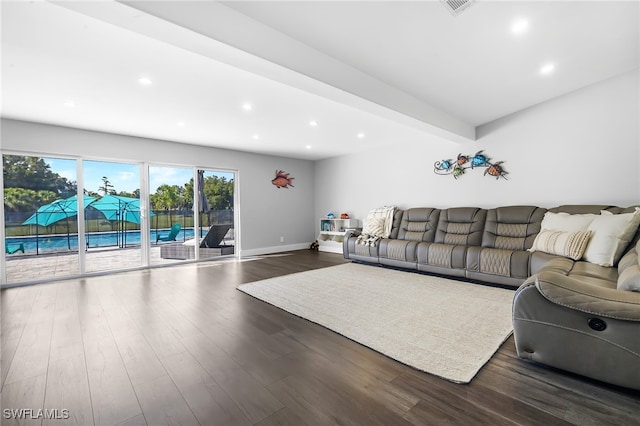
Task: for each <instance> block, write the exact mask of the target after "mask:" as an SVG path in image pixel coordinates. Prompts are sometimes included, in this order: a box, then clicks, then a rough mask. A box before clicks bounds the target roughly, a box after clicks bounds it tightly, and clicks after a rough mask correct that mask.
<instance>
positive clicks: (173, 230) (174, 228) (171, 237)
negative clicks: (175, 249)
mask: <svg viewBox="0 0 640 426" xmlns="http://www.w3.org/2000/svg"><path fill="white" fill-rule="evenodd" d="M180 229H182V226H180V224H179V223H175V224H174V225H173V226H172V227H171V231H170V232H169V235H167V236H166V237H161V236H160V234H158V235H157V237H156V243H157V242H158V241H175V240H176V236H177V235H178V232H180Z"/></svg>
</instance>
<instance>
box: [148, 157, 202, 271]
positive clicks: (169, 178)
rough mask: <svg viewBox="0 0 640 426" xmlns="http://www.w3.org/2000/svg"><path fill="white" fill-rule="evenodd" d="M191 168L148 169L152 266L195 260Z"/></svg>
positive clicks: (156, 167)
mask: <svg viewBox="0 0 640 426" xmlns="http://www.w3.org/2000/svg"><path fill="white" fill-rule="evenodd" d="M193 178H194V171H193V169H192V168H183V167H171V166H154V165H152V166H149V208H150V212H151V213H150V214H151V215H152V216H151V218H150V219H151V237H150V247H149V254H150V257H149V263H150V264H151V265H158V264H165V263H174V262H178V261H184V260H193V259H195V243H194V240H193V238H194V216H193Z"/></svg>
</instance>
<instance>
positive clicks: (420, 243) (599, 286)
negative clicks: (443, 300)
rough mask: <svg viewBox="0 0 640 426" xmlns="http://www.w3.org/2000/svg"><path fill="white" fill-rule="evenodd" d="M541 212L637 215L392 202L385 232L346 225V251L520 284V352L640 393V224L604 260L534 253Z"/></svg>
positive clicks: (587, 208)
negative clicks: (369, 233)
mask: <svg viewBox="0 0 640 426" xmlns="http://www.w3.org/2000/svg"><path fill="white" fill-rule="evenodd" d="M603 211H604V212H603ZM547 212H551V213H567V214H569V215H601V214H602V215H605V214H607V215H608V214H627V213H632V214H633V213H634V212H636V208H635V207H628V208H621V207H615V206H602V205H570V206H559V207H555V208H553V209H545V208H541V207H536V206H507V207H498V208H494V209H482V208H476V207H457V208H449V209H436V208H426V207H424V208H410V209H406V210H400V209H396V210H395V211H394V213H393V216H392V226H391V231H390V233H389V235H388V237H387V238H382V239H379V240H378V241H376V242H375V243H373V244H367V243H365V244H363V243H362V237H360V238H358V237H359V236H360V233H361V230H350V231H348V232H347V234H346V235H345V239H344V243H343V253H344V257H345V258H347V259H351V260H353V261H357V262H360V263H369V264H375V265H382V266H390V267H394V268H401V269H407V270H413V271H420V272H425V273H434V274H438V275H445V276H452V277H459V278H465V279H470V280H472V281H474V282H477V281H480V282H485V283H490V284H497V285H501V286H506V287H511V288H514V289H517V291H516V292H515V296H514V302H513V326H514V338H515V344H516V350H517V353H518V356H519V357H520V358H523V359H527V360H532V361H535V362H539V363H542V364H546V365H549V366H553V367H556V368H560V369H564V370H567V371H571V372H574V373H577V374H580V375H583V376H587V377H590V378H594V379H597V380H600V381H604V382H608V383H611V384H614V385H618V386H623V387H628V388H632V389H639V390H640V263H639V259H640V257H639V256H640V242H638V240H639V239H640V231H638V230H637V225H636V226H634V227H633V231H635V234H633V232H632V234H631V235H632V237H631V238H630V239H629V241H623V244H622V245H624V246H625V247H624V249H623V247H621V248H620V249H619V250H620V252H621V254H622V256H621V259H620V260H619V261H617V262H616V264H613V265H612V266H602V265H600V264H595V263H591V262H588V261H585V260H583V259H581V258H578V259H572V258H570V257H566V256H564V255H558V254H553V253H549V252H545V251H542V250H539V249H535V250H534V251H531V250H530V249H531V248H532V246H533V245H534V241H535V240H536V237H537V236H538V234H539V233H540V232H541V228H542V227H541V225H542V223H543V218H545V215H546V213H547ZM560 216H561V217H565V216H564V215H560ZM628 216H630V215H628ZM636 216H637V214H636ZM572 217H577V216H572ZM586 244H588V241H587V242H585V245H586ZM562 254H565V253H562ZM616 260H617V259H616ZM630 290H631V291H630Z"/></svg>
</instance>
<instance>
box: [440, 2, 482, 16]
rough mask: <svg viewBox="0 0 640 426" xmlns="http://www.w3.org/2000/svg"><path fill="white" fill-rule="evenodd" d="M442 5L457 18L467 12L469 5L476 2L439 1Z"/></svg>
mask: <svg viewBox="0 0 640 426" xmlns="http://www.w3.org/2000/svg"><path fill="white" fill-rule="evenodd" d="M440 1H441V2H442V4H444V6H445V7H446V8H447V10H448V11H449V12H451V14H452V15H453V16H458V15H460V14H461V13H462V12H464V11H465V10H467V9H468V8H469V7H470V6H471V5H473V4H474V3H475V2H476V0H440Z"/></svg>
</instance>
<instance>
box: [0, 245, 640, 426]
mask: <svg viewBox="0 0 640 426" xmlns="http://www.w3.org/2000/svg"><path fill="white" fill-rule="evenodd" d="M344 261H345V260H344V259H343V258H342V256H340V255H335V254H328V253H317V252H310V251H299V252H293V253H287V254H284V255H272V256H264V257H263V258H261V259H259V260H247V261H242V262H236V261H229V262H208V263H202V264H191V265H182V266H174V267H170V268H159V269H152V270H147V271H139V272H129V273H121V274H114V275H110V276H104V277H93V278H86V279H78V280H70V281H64V282H57V283H51V284H43V285H36V286H29V287H21V288H13V289H6V290H3V291H2V293H1V295H2V299H1V302H2V335H1V343H2V358H1V365H0V367H1V369H0V371H1V373H2V374H1V377H0V380H1V381H2V409H3V411H2V425H11V424H44V425H50V424H53V425H58V424H60V425H62V424H77V425H94V424H95V425H164V424H172V425H198V424H201V425H252V424H255V425H261V426H266V425H296V426H300V425H331V424H339V425H443V424H460V425H484V424H488V425H514V424H523V425H562V424H575V425H633V424H640V392H636V391H631V390H625V389H621V388H616V387H613V386H608V385H605V384H603V383H599V382H595V381H592V380H589V379H586V378H583V377H579V376H575V375H572V374H568V373H565V372H561V371H558V370H554V369H551V368H548V367H544V366H541V365H536V364H532V363H529V362H525V361H522V360H520V359H518V358H517V356H516V353H515V348H514V343H513V338H510V339H509V340H507V341H506V342H505V344H504V345H503V346H502V347H501V348H500V350H499V351H498V352H497V354H496V355H495V356H494V357H493V358H492V359H491V360H490V361H489V363H488V364H487V365H486V366H485V367H484V368H483V369H482V370H481V371H480V373H479V374H478V375H477V376H476V378H474V379H473V381H472V382H471V383H470V384H468V385H459V384H454V383H451V382H448V381H446V380H442V379H439V378H438V377H435V376H431V375H429V374H425V373H422V372H419V371H416V370H414V369H412V368H410V367H407V366H405V365H402V364H400V363H398V362H395V361H393V360H391V359H389V358H387V357H385V356H383V355H380V354H379V353H377V352H374V351H372V350H370V349H368V348H366V347H363V346H361V345H359V344H357V343H355V342H353V341H351V340H349V339H347V338H344V337H342V336H339V335H337V334H335V333H333V332H331V331H329V330H327V329H324V328H323V327H321V326H318V325H315V324H312V323H310V322H308V321H305V320H303V319H300V318H298V317H295V316H293V315H290V314H288V313H286V312H283V311H281V310H279V309H277V308H275V307H273V306H270V305H268V304H266V303H263V302H261V301H258V300H256V299H253V298H252V297H250V296H247V295H245V294H244V293H242V292H240V291H237V290H236V286H237V285H239V284H241V283H245V282H250V281H255V280H260V279H264V278H269V277H273V276H278V275H284V274H290V273H294V272H299V271H305V270H310V269H316V268H322V267H327V266H332V265H336V264H340V263H343V262H344ZM585 356H588V354H585ZM10 409H14V410H15V409H31V410H32V412H23V416H25V415H26V417H39V418H35V419H30V418H27V419H26V420H25V419H22V420H20V421H19V422H18V421H16V420H15V419H8V418H7V417H11V415H10V414H11V412H8V411H7V410H10ZM38 409H47V410H56V409H57V410H58V412H53V414H54V415H55V414H57V415H58V417H65V413H67V412H66V411H62V410H68V414H69V416H70V418H69V419H66V420H65V419H57V420H56V419H52V420H49V419H43V417H46V416H45V415H40V416H38V414H39V413H38V411H37V410H38ZM48 413H49V414H51V413H52V412H51V411H49V412H48ZM45 414H46V412H45ZM14 415H15V413H14Z"/></svg>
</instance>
